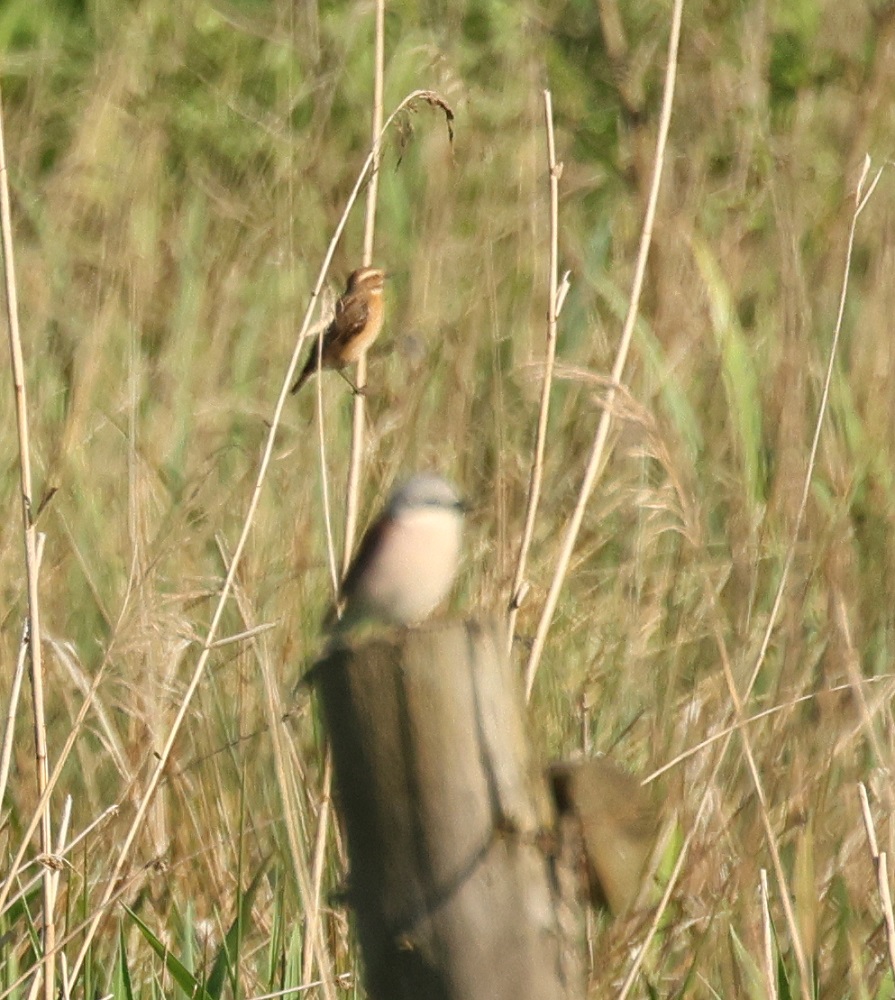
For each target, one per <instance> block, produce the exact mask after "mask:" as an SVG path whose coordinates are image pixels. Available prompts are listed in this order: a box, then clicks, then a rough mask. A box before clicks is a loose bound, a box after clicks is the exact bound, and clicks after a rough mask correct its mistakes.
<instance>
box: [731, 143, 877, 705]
mask: <svg viewBox="0 0 895 1000" xmlns="http://www.w3.org/2000/svg"><path fill="white" fill-rule="evenodd" d="M883 169H884V168H883V167H880V168H879V170H878V171H877V172H876V176H875V177H874V178H873V181H872V183H871V184H870V187H869V188H868V189H867V191H866V193H865V190H864V185H865V182H866V181H867V175H868V173H869V172H870V157H869V156H866V157H865V158H864V165H863V168H862V170H861V176H860V177H859V178H858V185H857V188H856V189H855V210H854V213H853V214H852V220H851V225H850V226H849V230H848V243H847V244H846V251H845V268H844V273H843V276H842V290H841V292H840V294H839V312H838V314H837V316H836V326H835V328H834V330H833V343H832V344H831V345H830V356H829V358H828V360H827V373H826V376H825V378H824V387H823V392H822V393H821V397H820V405H819V406H818V409H817V420H816V421H815V424H814V437H813V439H812V441H811V451H810V453H809V456H808V468H807V469H806V471H805V480H804V482H803V483H802V496H801V498H800V499H799V511H798V513H797V514H796V523H795V525H794V527H793V531H792V537H791V539H790V542H789V548H788V549H787V551H786V559H785V560H784V561H783V571H782V572H781V574H780V581H779V583H778V584H777V592H776V593H775V594H774V603H773V605H772V606H771V613H770V615H769V616H768V624H767V626H766V627H765V631H764V637H763V638H762V641H761V648H760V649H759V651H758V656H757V657H756V658H755V666H754V667H753V669H752V673H751V675H750V677H749V683H748V684H747V685H746V691H745V693H744V697H745V698H748V697H749V695H750V693H751V692H752V688H753V687H754V686H755V681H756V680H757V678H758V672H759V671H760V670H761V667H762V664H763V663H764V658H765V656H766V655H767V652H768V647H769V646H770V644H771V635H772V634H773V631H774V627H775V626H776V624H777V618H778V617H779V615H780V608H781V606H782V604H783V592H784V591H785V590H786V584H787V581H788V579H789V572H790V570H791V569H792V563H793V560H794V559H795V554H796V544H797V543H798V540H799V534H800V532H801V530H802V522H803V521H804V520H805V509H806V508H807V506H808V492H809V491H810V489H811V480H812V479H813V478H814V467H815V465H816V464H817V451H818V448H819V447H820V432H821V428H822V427H823V422H824V417H825V416H826V413H827V406H828V405H829V401H830V386H831V384H832V382H833V371H834V370H835V365H836V355H837V353H838V349H839V337H840V335H841V333H842V320H843V317H844V316H845V299H846V295H847V293H848V278H849V274H850V273H851V258H852V251H853V250H854V245H855V229H856V227H857V225H858V216H859V215H860V214H861V212H863V211H864V208H865V206H866V205H867V202H868V201H869V200H870V196H871V195H872V194H873V192H874V191H875V190H876V185H877V184H879V179H880V177H881V176H882V173H883Z"/></svg>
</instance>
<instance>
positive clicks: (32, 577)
mask: <svg viewBox="0 0 895 1000" xmlns="http://www.w3.org/2000/svg"><path fill="white" fill-rule="evenodd" d="M3 133H4V128H3V103H2V95H0V228H2V243H3V274H4V280H5V287H6V316H7V321H8V324H9V354H10V360H11V368H12V379H13V391H14V393H15V404H16V429H17V431H18V445H19V479H20V482H21V490H22V493H21V499H22V533H23V536H24V547H25V573H26V577H27V581H28V649H29V652H30V659H31V693H32V713H33V714H32V718H33V722H34V757H35V767H36V771H37V790H38V794H39V795H43V793H44V792H45V791H46V789H47V785H48V782H49V764H48V763H47V725H46V719H45V717H44V673H43V658H42V655H41V630H40V589H39V583H38V581H39V573H40V566H39V559H38V555H37V542H36V530H35V527H34V520H35V516H36V515H35V514H34V513H33V512H34V511H35V506H34V493H33V487H32V482H31V444H30V440H29V430H28V402H27V394H26V391H25V361H24V357H23V353H22V339H21V334H20V332H19V305H18V290H17V288H16V272H15V260H14V256H13V241H12V218H11V215H10V208H9V171H8V169H7V167H6V139H5V137H4V134H3ZM40 846H41V851H42V853H44V854H49V853H50V852H51V851H52V849H53V833H52V826H51V822H50V806H49V799H48V798H47V799H46V801H45V804H44V806H43V808H42V810H41V814H40ZM52 904H53V879H52V875H51V873H50V872H49V871H47V872H46V873H45V875H44V880H43V929H42V931H41V937H42V944H43V951H44V961H43V967H42V976H43V986H44V997H45V998H46V1000H53V998H54V996H55V992H56V962H55V959H54V957H53V956H54V955H55V938H56V924H55V919H54V915H53V905H52ZM39 978H40V976H38V979H39ZM36 983H37V980H35V985H36Z"/></svg>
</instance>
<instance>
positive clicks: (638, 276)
mask: <svg viewBox="0 0 895 1000" xmlns="http://www.w3.org/2000/svg"><path fill="white" fill-rule="evenodd" d="M682 11H683V0H675V4H674V11H673V13H672V19H671V37H670V39H669V43H668V63H667V65H666V67H665V90H664V94H663V98H662V115H661V118H660V120H659V135H658V137H657V139H656V156H655V160H654V163H653V179H652V183H651V186H650V193H649V199H648V201H647V207H646V217H645V218H644V220H643V232H642V233H641V236H640V250H639V252H638V255H637V266H636V268H635V270H634V283H633V287H632V289H631V298H630V302H629V303H628V314H627V316H626V317H625V325H624V328H623V329H622V337H621V343H620V344H619V348H618V354H617V355H616V358H615V365H614V366H613V368H612V382H611V384H610V387H609V391H608V392H607V394H606V402H605V404H604V407H603V413H602V414H601V416H600V422H599V424H598V426H597V433H596V436H595V438H594V443H593V446H592V448H591V453H590V458H589V459H588V463H587V468H586V470H585V473H584V480H583V482H582V484H581V490H580V492H579V495H578V502H577V503H576V505H575V510H574V512H573V513H572V517H571V518H570V519H569V526H568V528H567V529H566V534H565V537H564V538H563V543H562V548H561V550H560V555H559V559H558V560H557V563H556V569H555V570H554V573H553V580H552V582H551V584H550V590H549V592H548V594H547V600H546V602H545V604H544V609H543V611H542V613H541V620H540V621H539V622H538V629H537V632H536V633H535V638H534V642H533V644H532V648H531V653H530V655H529V658H528V664H527V666H526V670H525V692H526V697H530V696H531V689H532V686H533V685H534V680H535V674H536V673H537V670H538V664H539V663H540V661H541V655H542V654H543V652H544V646H545V645H546V643H547V633H548V632H549V631H550V626H551V624H552V623H553V615H554V612H555V611H556V605H557V602H558V601H559V592H560V590H562V586H563V583H564V582H565V578H566V573H567V572H568V569H569V563H570V562H571V559H572V552H573V551H574V549H575V543H576V542H577V540H578V532H579V531H580V530H581V522H582V521H583V520H584V511H585V510H586V509H587V504H588V501H589V500H590V497H591V494H592V493H593V490H594V486H596V483H597V476H598V474H599V473H600V472H601V471H602V468H603V463H604V458H605V452H606V441H607V440H608V438H609V427H610V425H611V423H612V408H613V404H614V403H615V395H616V389H617V386H619V385H620V384H621V380H622V375H623V374H624V371H625V363H626V362H627V360H628V351H629V349H630V347H631V340H632V338H633V336H634V325H635V323H636V321H637V312H638V309H639V307H640V293H641V290H642V288H643V279H644V276H645V274H646V262H647V259H648V257H649V251H650V246H651V244H652V240H653V223H654V222H655V218H656V206H657V204H658V201H659V187H660V185H661V182H662V169H663V166H664V163H665V147H666V146H667V144H668V129H669V126H670V125H671V109H672V107H673V106H674V87H675V81H676V79H677V53H678V46H679V44H680V38H681V15H682Z"/></svg>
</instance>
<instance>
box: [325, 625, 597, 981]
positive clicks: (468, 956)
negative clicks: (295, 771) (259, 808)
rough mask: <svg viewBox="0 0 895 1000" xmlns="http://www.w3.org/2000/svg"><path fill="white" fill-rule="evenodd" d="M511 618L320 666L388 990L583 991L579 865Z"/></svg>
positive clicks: (362, 888) (362, 913) (361, 916)
mask: <svg viewBox="0 0 895 1000" xmlns="http://www.w3.org/2000/svg"><path fill="white" fill-rule="evenodd" d="M504 642H505V628H501V627H499V626H498V624H497V623H496V622H494V623H485V624H474V623H449V624H437V625H430V626H426V627H423V628H419V629H413V630H409V631H401V632H400V633H398V634H397V636H396V637H394V638H391V637H390V638H388V639H382V640H376V641H371V642H369V643H367V644H365V645H363V646H361V647H358V648H347V647H346V648H341V649H335V650H333V651H332V652H330V653H329V654H328V656H327V657H326V659H325V660H323V661H321V662H320V663H319V664H318V665H317V667H315V669H314V671H313V684H314V687H315V689H316V690H317V692H318V694H319V697H320V700H321V703H322V707H323V711H324V716H325V721H326V725H327V729H328V732H329V736H330V740H331V743H332V750H333V761H334V767H335V778H336V787H337V793H338V798H339V805H340V811H341V814H342V816H343V818H344V822H345V827H346V831H347V838H348V853H349V858H350V864H351V868H350V874H349V882H348V899H349V902H350V905H351V906H352V907H353V908H354V910H355V912H356V917H357V929H358V934H359V938H360V944H361V949H362V952H363V957H364V963H365V967H366V978H365V984H366V988H367V992H368V993H369V995H370V996H371V997H372V998H374V1000H404V998H407V1000H411V998H412V1000H571V998H576V1000H579V998H581V997H582V996H583V993H584V983H583V961H582V945H581V937H580V933H579V931H580V919H579V918H580V913H579V910H578V904H577V903H576V902H575V900H574V895H575V887H574V875H573V874H572V873H571V872H570V871H569V870H568V869H567V868H566V867H565V866H564V864H563V863H562V862H561V861H560V860H559V859H558V858H557V857H556V854H557V851H556V849H555V847H556V839H555V834H554V833H553V829H554V827H553V820H554V817H553V808H552V805H551V802H550V799H549V795H548V790H547V787H546V782H545V779H544V777H543V775H542V772H541V770H540V768H539V767H538V766H537V765H536V764H535V762H534V760H533V758H532V753H531V750H530V747H529V740H528V738H527V735H526V731H525V724H524V714H523V707H522V698H521V692H520V686H519V678H518V676H517V674H516V672H515V671H514V670H513V669H512V668H511V666H510V664H509V662H508V659H507V657H506V656H505V654H504V652H503V648H504Z"/></svg>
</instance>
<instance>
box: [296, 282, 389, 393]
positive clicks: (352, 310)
mask: <svg viewBox="0 0 895 1000" xmlns="http://www.w3.org/2000/svg"><path fill="white" fill-rule="evenodd" d="M384 282H385V271H383V270H381V269H380V268H378V267H359V268H358V269H357V270H356V271H352V272H351V274H350V275H349V277H348V286H347V287H346V289H345V293H344V295H343V296H342V297H341V298H340V299H339V301H338V302H337V303H336V311H335V315H334V316H333V318H332V322H331V323H330V324H329V326H328V327H327V328H326V330H324V332H323V345H322V347H320V349H319V350H320V353H319V357H318V345H317V344H316V343H315V345H314V346H313V347H312V348H311V353H310V355H309V356H308V360H307V361H306V362H305V366H304V368H303V369H302V371H301V375H299V376H298V380H297V381H296V383H295V385H293V386H292V392H293V393H296V392H298V390H299V389H300V388H301V387H302V386H303V385H304V384H305V382H307V380H308V379H309V378H310V377H311V376H312V375H313V374H314V373H315V372H316V371H317V367H318V362H319V367H320V368H333V369H335V370H336V371H337V372H339V374H340V375H342V377H343V378H344V379H345V381H346V382H348V384H349V385H351V387H352V388H353V389H355V390H356V388H357V387H356V386H354V384H353V383H352V382H351V380H350V379H348V378H347V377H346V376H345V375H344V373H343V372H342V369H343V368H344V367H345V366H346V365H350V364H351V363H352V362H353V361H357V360H358V358H360V356H361V355H362V354H364V353H365V352H366V351H367V349H368V348H369V347H370V345H371V344H372V343H373V341H374V340H375V339H376V338H377V337H378V336H379V332H380V330H382V313H383V310H382V289H383V284H384Z"/></svg>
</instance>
